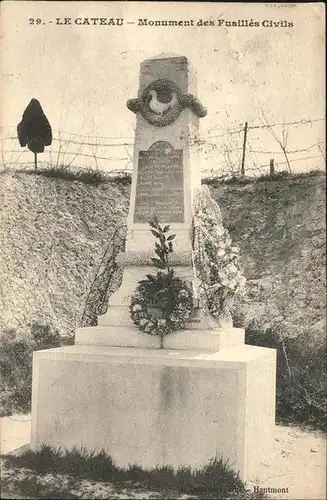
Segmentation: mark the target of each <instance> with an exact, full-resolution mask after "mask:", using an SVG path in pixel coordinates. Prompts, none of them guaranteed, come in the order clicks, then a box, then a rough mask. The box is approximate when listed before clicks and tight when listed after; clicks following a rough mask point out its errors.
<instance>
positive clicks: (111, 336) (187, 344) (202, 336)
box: [75, 325, 245, 352]
mask: <svg viewBox="0 0 327 500" xmlns="http://www.w3.org/2000/svg"><path fill="white" fill-rule="evenodd" d="M244 336H245V333H244V329H243V328H233V327H232V328H220V329H217V330H190V329H187V330H180V331H178V332H173V333H171V334H169V335H166V336H165V337H164V339H163V347H164V348H165V349H178V350H196V351H209V352H218V351H221V350H223V349H230V348H233V347H241V346H242V345H244ZM75 344H79V345H104V346H112V347H143V348H151V349H160V348H161V338H160V336H158V335H150V334H147V333H143V332H141V331H140V330H138V329H137V328H136V327H135V326H130V327H126V326H123V325H122V326H109V327H108V326H92V327H85V328H78V329H77V330H76V332H75Z"/></svg>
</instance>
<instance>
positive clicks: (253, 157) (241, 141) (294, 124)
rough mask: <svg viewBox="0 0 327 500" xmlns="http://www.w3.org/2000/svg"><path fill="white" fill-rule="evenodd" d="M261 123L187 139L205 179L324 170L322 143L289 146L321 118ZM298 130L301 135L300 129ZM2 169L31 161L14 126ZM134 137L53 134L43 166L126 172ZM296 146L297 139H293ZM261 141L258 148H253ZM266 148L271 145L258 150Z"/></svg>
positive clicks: (8, 130)
mask: <svg viewBox="0 0 327 500" xmlns="http://www.w3.org/2000/svg"><path fill="white" fill-rule="evenodd" d="M260 121H261V124H260V125H252V124H251V123H249V122H245V123H244V125H243V126H240V127H234V128H233V127H232V128H228V127H227V128H220V127H217V128H215V127H214V128H211V129H210V130H209V131H208V132H207V134H206V135H203V136H201V137H196V138H189V144H190V148H191V150H196V151H197V152H198V153H200V154H201V171H202V175H203V176H206V177H208V176H209V177H210V176H214V177H221V178H228V177H235V176H258V175H262V174H265V173H270V174H273V173H277V172H280V171H285V170H286V171H288V172H289V173H292V172H296V171H299V170H302V171H303V167H302V166H303V163H301V162H303V161H307V162H308V164H310V165H312V168H311V169H324V168H325V163H326V153H325V141H324V140H323V138H322V139H321V140H320V141H317V140H315V141H313V142H312V143H310V142H309V143H308V144H303V145H302V140H301V147H291V146H290V142H291V141H290V136H291V135H293V143H294V136H295V137H296V135H297V133H299V134H301V138H302V137H303V135H305V137H306V136H308V137H309V135H310V134H309V133H307V130H308V128H310V127H311V129H312V127H314V126H315V124H318V125H319V127H320V128H319V131H318V134H316V136H317V135H318V136H319V135H321V136H322V135H323V133H324V131H323V128H322V127H321V125H322V123H321V122H323V121H325V118H315V119H302V120H296V121H290V122H281V123H269V122H268V119H267V117H266V115H265V113H264V112H263V111H262V112H261V116H260ZM299 128H300V131H299ZM0 132H1V160H2V169H8V168H10V169H12V168H17V169H29V168H31V166H32V165H34V162H33V161H31V159H30V155H31V153H30V152H29V151H28V149H27V148H24V149H23V148H20V147H19V143H18V139H17V135H16V127H10V126H8V127H1V129H0ZM133 141H134V137H133V136H95V135H93V136H92V135H84V134H78V133H73V132H63V131H60V130H53V144H52V147H50V148H48V149H47V150H46V151H45V152H44V153H43V155H42V158H43V159H42V160H41V161H40V162H39V165H40V167H41V168H47V167H58V168H59V167H60V168H64V169H65V168H66V169H67V168H73V167H78V168H84V169H88V170H90V169H91V170H94V171H99V170H101V171H105V172H107V173H109V174H110V173H113V172H115V173H117V172H124V173H125V174H126V173H130V172H131V170H132V166H133V145H134V142H133ZM295 142H296V141H295ZM258 143H259V146H258V145H257V144H258ZM260 144H269V146H271V147H264V148H262V147H260Z"/></svg>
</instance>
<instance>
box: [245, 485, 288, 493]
mask: <svg viewBox="0 0 327 500" xmlns="http://www.w3.org/2000/svg"><path fill="white" fill-rule="evenodd" d="M253 492H254V493H288V488H270V487H268V488H260V487H259V486H253Z"/></svg>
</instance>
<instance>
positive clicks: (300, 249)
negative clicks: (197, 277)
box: [213, 174, 326, 341]
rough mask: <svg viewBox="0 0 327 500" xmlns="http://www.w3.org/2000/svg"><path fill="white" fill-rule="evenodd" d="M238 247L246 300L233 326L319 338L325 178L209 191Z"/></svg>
mask: <svg viewBox="0 0 327 500" xmlns="http://www.w3.org/2000/svg"><path fill="white" fill-rule="evenodd" d="M213 196H214V197H215V199H216V201H217V202H218V204H219V206H220V208H221V211H222V214H223V219H224V223H225V226H226V227H227V229H228V230H229V231H230V234H231V236H232V238H233V240H234V241H235V242H236V243H237V244H238V245H239V247H240V250H241V256H242V264H243V268H244V274H245V276H246V278H247V280H248V285H247V296H246V297H245V298H244V299H241V300H239V301H238V302H237V303H236V308H235V320H236V321H241V322H243V323H245V324H246V325H247V324H249V323H250V322H253V321H254V322H256V323H257V325H258V326H260V327H263V328H268V327H269V326H271V325H274V326H275V327H277V326H278V327H279V328H280V331H281V333H283V334H285V335H287V336H289V335H291V336H293V335H294V336H298V335H299V334H301V333H310V336H311V337H312V339H316V338H319V339H320V341H321V340H323V339H324V338H325V335H324V331H325V308H326V301H325V298H326V295H325V294H326V275H325V261H326V246H325V176H324V174H312V175H308V174H307V175H302V176H298V177H296V178H292V179H283V180H266V181H257V182H252V183H248V184H240V183H230V184H229V183H227V184H226V183H223V184H220V185H219V186H218V187H217V188H215V189H213Z"/></svg>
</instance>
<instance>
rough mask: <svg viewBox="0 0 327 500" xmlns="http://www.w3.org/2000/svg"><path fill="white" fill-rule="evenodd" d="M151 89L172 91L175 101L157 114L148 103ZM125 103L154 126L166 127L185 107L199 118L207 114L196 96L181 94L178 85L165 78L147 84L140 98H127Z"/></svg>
mask: <svg viewBox="0 0 327 500" xmlns="http://www.w3.org/2000/svg"><path fill="white" fill-rule="evenodd" d="M151 90H156V91H157V92H166V93H167V92H168V93H169V92H170V93H174V94H176V97H177V101H176V103H175V104H174V106H172V107H171V108H169V109H167V110H166V111H164V112H163V114H162V115H157V114H156V113H155V112H154V111H152V110H151V108H150V107H149V104H148V96H149V93H150V92H151ZM126 105H127V107H128V109H130V110H131V111H133V113H138V112H140V113H141V115H142V116H143V118H145V119H146V121H147V122H148V123H150V124H151V125H154V126H156V127H166V126H167V125H170V124H171V123H173V122H174V121H175V120H177V118H178V117H179V115H180V114H181V112H182V111H183V109H184V108H186V107H190V109H191V110H192V111H193V113H195V114H196V115H197V116H198V117H199V118H202V117H204V116H206V114H207V110H206V108H205V107H204V106H202V104H201V103H200V101H199V100H198V99H197V98H196V97H194V96H193V95H192V94H183V93H182V91H181V89H180V88H179V87H178V85H176V84H175V83H174V82H172V81H171V80H168V79H167V78H160V79H158V80H155V81H154V82H152V83H150V85H148V86H147V87H146V89H145V90H144V91H143V93H142V96H141V97H140V98H137V99H129V100H128V101H127V103H126Z"/></svg>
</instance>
